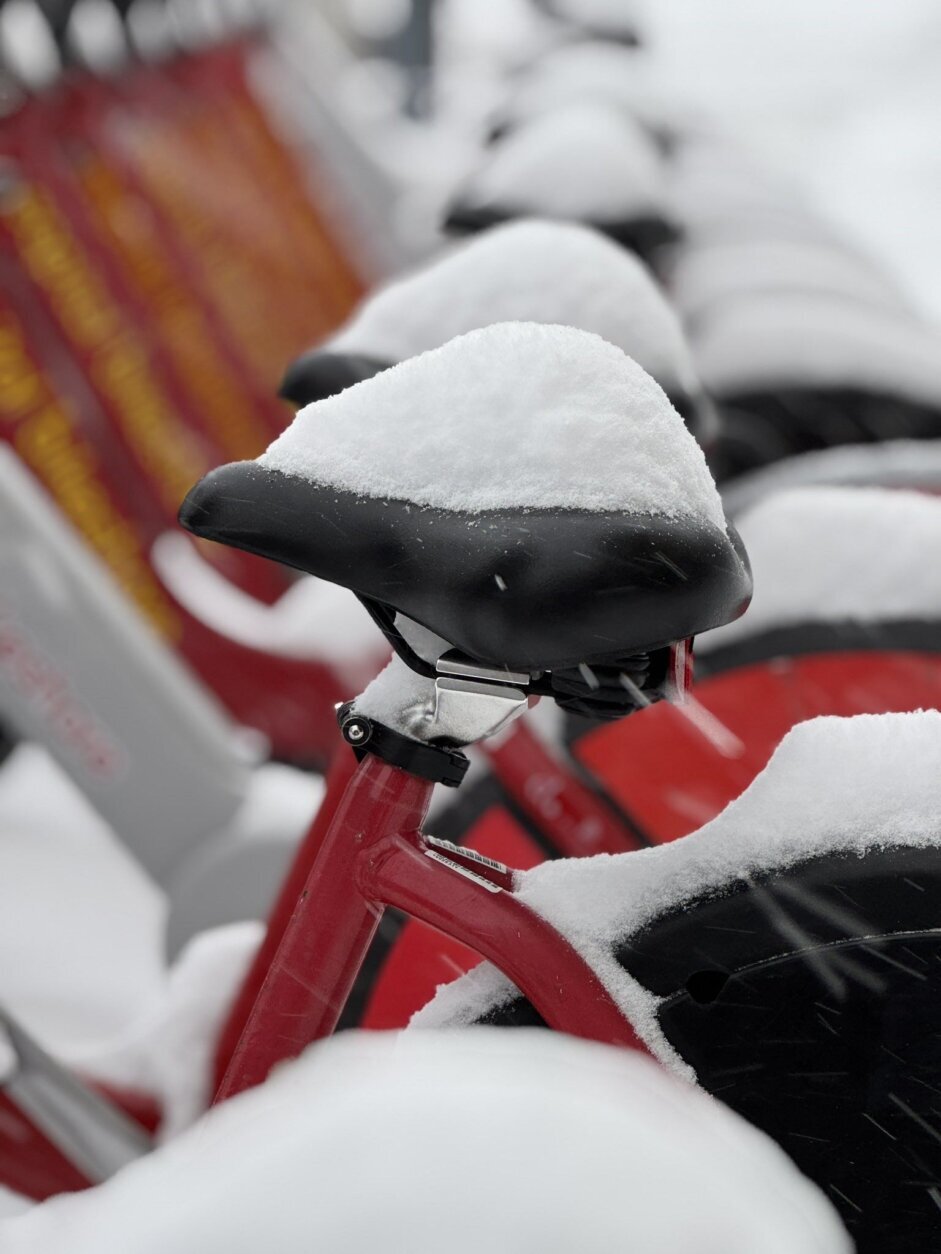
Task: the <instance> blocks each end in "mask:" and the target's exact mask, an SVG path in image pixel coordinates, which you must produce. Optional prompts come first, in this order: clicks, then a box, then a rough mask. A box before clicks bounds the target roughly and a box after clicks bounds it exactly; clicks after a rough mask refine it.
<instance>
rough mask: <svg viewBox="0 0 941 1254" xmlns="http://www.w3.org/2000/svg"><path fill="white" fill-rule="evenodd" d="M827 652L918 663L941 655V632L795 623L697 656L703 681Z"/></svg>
mask: <svg viewBox="0 0 941 1254" xmlns="http://www.w3.org/2000/svg"><path fill="white" fill-rule="evenodd" d="M827 653H872V654H874V655H875V656H876V657H878V655H879V654H880V653H910V654H912V655H913V656H912V665H913V666H917V665H918V654H926V653H927V654H929V655H930V654H933V653H941V629H939V625H938V622H937V620H935V621H930V620H926V619H897V620H895V621H887V622H868V623H867V622H861V621H859V620H856V619H834V620H833V621H831V622H828V623H826V622H819V623H806V622H805V623H789V624H788V625H787V626H783V627H773V628H770V629H768V630H767V631H762V632H757V633H756V634H755V635H754V636H741V637H739V638H738V639H737V640H733V641H732V642H731V643H730V644H728V645H726V646H725V647H724V648H721V649H710V650H709V652H708V653H702V654H697V656H696V677H697V679H708V678H710V677H711V676H713V675H721V674H724V673H725V672H726V671H731V670H736V669H738V668H739V667H743V666H755V665H757V664H759V663H761V662H768V661H771V660H772V659H775V658H797V657H808V656H810V655H812V654H827Z"/></svg>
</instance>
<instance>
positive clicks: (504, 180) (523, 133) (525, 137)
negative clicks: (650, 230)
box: [458, 101, 665, 223]
mask: <svg viewBox="0 0 941 1254" xmlns="http://www.w3.org/2000/svg"><path fill="white" fill-rule="evenodd" d="M664 197H665V180H664V172H663V165H662V161H661V159H660V155H659V153H658V152H657V148H656V145H655V143H654V141H653V139H652V138H651V137H650V135H649V134H648V133H647V132H646V131H645V130H644V128H643V127H642V126H641V124H640V123H639V122H635V121H634V120H632V119H631V118H630V117H628V116H627V115H626V114H625V113H624V112H623V111H622V110H619V109H618V108H617V107H615V106H613V105H610V104H606V103H603V102H591V101H588V102H586V103H584V104H572V105H568V106H566V107H564V108H560V109H554V110H553V111H552V112H551V113H547V114H544V115H542V116H540V117H537V118H534V119H533V120H532V121H530V122H527V123H526V124H524V125H521V126H519V127H518V128H517V129H515V130H513V131H511V132H510V134H508V135H507V136H505V137H504V138H502V139H501V140H500V141H499V142H498V143H497V144H495V145H494V147H493V148H492V149H491V150H490V151H489V152H488V153H487V155H486V156H485V157H484V159H483V162H482V164H481V166H480V168H479V169H478V170H477V171H476V172H475V173H474V174H472V175H471V177H470V179H469V180H468V182H467V183H466V184H465V186H464V187H463V188H462V189H461V191H460V192H459V194H458V200H459V202H460V203H461V204H462V205H464V206H468V207H471V208H480V209H489V208H495V209H501V210H507V211H510V212H516V213H532V214H541V215H544V216H545V217H553V218H574V219H576V220H579V221H583V222H601V223H604V222H624V221H626V220H628V219H630V218H634V217H639V216H641V215H644V214H651V213H653V214H660V213H662V212H663V205H664Z"/></svg>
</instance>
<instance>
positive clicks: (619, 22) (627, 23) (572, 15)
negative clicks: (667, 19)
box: [545, 0, 643, 38]
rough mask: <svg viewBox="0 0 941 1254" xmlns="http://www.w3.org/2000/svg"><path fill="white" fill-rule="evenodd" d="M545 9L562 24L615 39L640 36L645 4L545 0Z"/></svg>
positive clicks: (613, 0)
mask: <svg viewBox="0 0 941 1254" xmlns="http://www.w3.org/2000/svg"><path fill="white" fill-rule="evenodd" d="M545 8H546V9H548V10H549V12H550V13H552V14H554V15H555V16H556V17H559V18H561V19H562V20H563V21H566V22H571V23H572V24H573V25H575V26H581V27H583V28H585V29H586V30H589V31H591V30H595V31H597V32H598V33H599V34H603V35H607V36H609V37H611V38H614V37H616V36H618V35H626V36H632V35H636V34H637V33H638V29H637V28H638V23H639V21H640V19H641V18H642V17H643V5H638V4H637V3H636V2H634V0H546V3H545Z"/></svg>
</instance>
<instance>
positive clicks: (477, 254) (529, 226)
mask: <svg viewBox="0 0 941 1254" xmlns="http://www.w3.org/2000/svg"><path fill="white" fill-rule="evenodd" d="M493 322H544V323H557V324H558V325H560V326H568V327H578V328H579V329H580V330H582V331H594V332H595V333H596V334H597V335H600V336H601V337H602V339H605V340H607V341H608V343H610V344H614V345H615V346H616V347H618V348H620V349H623V351H624V352H625V353H627V354H628V355H629V356H631V357H633V358H634V360H635V361H636V362H637V363H638V364H639V365H641V366H643V368H644V369H645V370H646V371H647V372H648V373H649V374H652V375H653V377H654V378H655V379H656V380H657V382H658V383H659V384H660V385H661V387H663V388H665V389H666V390H667V391H668V392H671V391H673V390H675V389H677V388H680V389H682V390H684V391H687V392H695V391H696V390H697V389H698V384H697V382H696V379H695V375H694V371H693V365H692V359H691V357H690V354H689V349H688V348H687V346H686V342H685V340H684V337H683V332H682V330H681V328H680V324H679V321H678V319H677V317H676V314H674V312H673V310H672V309H671V308H670V306H669V305H668V304H667V301H666V299H665V297H664V296H663V294H662V293H661V291H660V289H659V288H658V287H657V285H656V283H655V282H654V280H653V279H652V277H651V276H650V274H649V272H648V271H647V270H646V269H645V267H644V266H643V264H642V263H641V262H640V261H638V259H637V258H636V257H635V256H634V255H633V254H631V253H629V252H627V251H626V250H625V249H623V248H620V247H619V246H618V245H617V244H615V243H614V242H613V241H612V240H610V239H608V238H607V236H605V235H602V234H600V233H599V232H597V231H594V230H591V229H590V228H588V227H584V226H578V225H576V224H575V223H565V222H547V221H540V220H538V219H523V220H518V221H515V222H510V223H507V224H506V225H504V226H499V227H495V228H494V229H492V230H489V231H484V232H482V233H481V234H480V235H476V236H474V237H473V238H471V239H470V240H468V241H466V242H463V243H461V244H459V245H457V247H455V248H453V249H452V250H450V251H449V252H446V253H445V254H444V255H443V256H441V257H440V258H437V259H436V260H434V261H432V262H431V263H429V264H428V265H426V266H424V267H422V268H421V269H419V270H416V271H414V272H412V273H410V274H407V275H405V276H404V277H403V278H399V279H396V280H394V281H393V282H391V283H389V284H387V285H386V286H385V287H381V288H380V289H379V290H378V291H376V292H374V293H373V294H372V295H370V296H369V297H367V299H366V300H365V301H364V302H363V304H362V305H361V306H360V307H359V309H358V310H357V311H356V313H355V314H354V315H353V317H352V318H351V319H350V320H349V322H348V323H347V324H346V325H345V326H344V327H341V329H340V331H339V332H338V333H337V334H336V335H335V336H333V337H332V338H331V339H329V340H328V341H327V342H326V343H325V344H324V345H323V346H322V347H323V348H324V349H326V350H328V351H331V352H338V353H359V354H363V355H365V356H367V357H373V358H376V359H377V360H379V361H387V362H398V361H402V360H404V359H405V358H406V357H414V356H415V355H416V354H418V353H423V352H425V351H427V350H428V349H429V348H438V347H439V346H440V345H442V344H444V343H445V342H446V341H447V340H450V339H453V338H454V336H456V335H463V334H464V333H465V332H467V331H473V330H475V329H476V328H478V327H484V326H487V325H488V324H490V323H493Z"/></svg>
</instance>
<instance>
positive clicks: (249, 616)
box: [152, 531, 386, 682]
mask: <svg viewBox="0 0 941 1254" xmlns="http://www.w3.org/2000/svg"><path fill="white" fill-rule="evenodd" d="M152 556H153V560H154V562H155V564H156V566H157V570H158V573H159V575H160V577H161V579H162V580H163V582H164V583H165V584H166V585H167V586H168V587H169V589H170V590H171V592H172V593H173V594H174V596H175V597H176V598H177V600H178V601H180V602H181V603H182V604H183V605H185V606H186V608H187V609H188V610H189V612H190V613H191V614H193V615H194V616H195V617H196V618H198V619H199V620H200V621H201V622H203V623H205V624H206V625H207V626H209V627H211V628H212V629H213V631H217V632H219V634H220V635H223V636H227V637H229V638H230V639H232V640H237V641H238V642H239V644H244V645H246V646H248V648H251V649H262V650H264V651H265V652H267V653H276V654H278V655H280V656H283V657H294V658H303V659H306V660H314V661H321V662H324V663H326V664H327V665H332V666H334V667H336V668H337V669H338V670H340V671H350V672H352V673H353V674H355V675H357V676H360V677H361V676H362V673H363V669H364V659H367V660H372V661H378V660H379V659H380V658H381V657H382V656H383V654H384V653H385V652H386V644H385V639H384V637H383V635H382V633H381V632H380V631H379V628H378V627H376V625H375V624H374V623H373V621H372V619H371V618H369V616H368V615H367V614H364V613H363V607H362V606H361V605H360V603H359V601H357V599H356V597H355V596H354V595H353V593H352V592H350V591H348V590H347V589H346V588H341V587H338V586H337V585H336V584H331V583H325V582H324V581H323V580H321V579H313V578H310V577H306V578H301V579H298V580H296V581H295V583H294V584H292V586H291V587H290V588H288V590H287V591H286V592H285V593H284V594H283V595H282V596H281V597H280V598H279V599H278V600H277V601H276V602H275V603H274V605H268V604H266V603H265V602H263V601H259V600H258V599H257V598H256V597H253V596H250V595H249V594H248V593H247V592H243V591H242V589H241V588H239V587H238V586H237V585H236V584H234V583H232V582H231V580H229V579H227V578H226V576H225V575H223V574H222V573H221V572H220V571H219V570H218V569H217V568H216V567H215V566H212V565H210V563H209V562H207V561H206V560H205V558H203V556H202V555H201V554H200V552H199V550H198V549H197V548H196V546H195V545H194V544H193V543H192V541H191V539H190V537H189V536H184V535H182V534H179V533H177V532H172V531H168V532H165V533H164V535H162V536H160V538H159V539H158V540H157V542H156V544H155V545H154V546H153V550H152ZM354 682H356V681H355V680H354Z"/></svg>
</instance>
